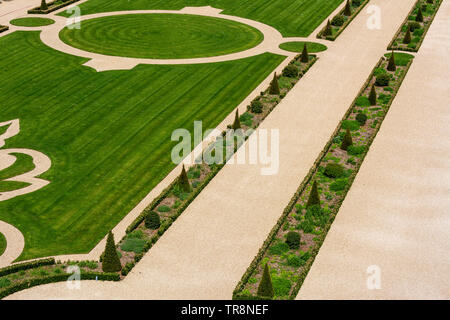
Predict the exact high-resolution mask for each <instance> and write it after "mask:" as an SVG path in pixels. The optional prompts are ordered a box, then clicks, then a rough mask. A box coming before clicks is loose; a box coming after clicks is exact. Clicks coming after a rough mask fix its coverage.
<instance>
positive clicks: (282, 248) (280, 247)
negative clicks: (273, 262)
mask: <svg viewBox="0 0 450 320" xmlns="http://www.w3.org/2000/svg"><path fill="white" fill-rule="evenodd" d="M287 251H289V245H288V244H287V243H285V242H282V241H279V242H277V243H275V244H274V245H272V246H271V247H270V248H269V253H270V254H283V253H285V252H287Z"/></svg>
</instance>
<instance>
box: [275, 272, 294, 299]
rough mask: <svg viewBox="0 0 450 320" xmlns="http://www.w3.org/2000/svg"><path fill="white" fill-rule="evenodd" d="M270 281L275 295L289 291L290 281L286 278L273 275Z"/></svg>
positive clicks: (284, 294) (286, 293)
mask: <svg viewBox="0 0 450 320" xmlns="http://www.w3.org/2000/svg"><path fill="white" fill-rule="evenodd" d="M272 282H273V288H274V291H275V293H276V295H277V296H287V295H288V294H289V292H290V291H291V287H292V282H291V280H289V279H287V278H284V277H282V276H281V277H279V276H274V277H273V281H272Z"/></svg>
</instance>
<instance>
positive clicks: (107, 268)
mask: <svg viewBox="0 0 450 320" xmlns="http://www.w3.org/2000/svg"><path fill="white" fill-rule="evenodd" d="M121 269H122V265H121V264H120V259H119V256H118V255H117V251H116V245H115V243H114V235H113V234H112V232H111V231H110V232H109V233H108V238H106V247H105V252H104V253H103V259H102V270H103V272H117V271H120V270H121Z"/></svg>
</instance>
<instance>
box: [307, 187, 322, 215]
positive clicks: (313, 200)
mask: <svg viewBox="0 0 450 320" xmlns="http://www.w3.org/2000/svg"><path fill="white" fill-rule="evenodd" d="M315 205H320V197H319V188H317V181H316V180H314V183H313V185H312V189H311V192H310V193H309V198H308V202H307V203H306V207H307V208H308V207H310V206H315Z"/></svg>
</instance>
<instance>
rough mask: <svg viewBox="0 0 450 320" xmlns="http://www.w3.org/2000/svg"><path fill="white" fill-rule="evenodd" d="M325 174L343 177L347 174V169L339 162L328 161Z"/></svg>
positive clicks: (331, 176) (332, 176)
mask: <svg viewBox="0 0 450 320" xmlns="http://www.w3.org/2000/svg"><path fill="white" fill-rule="evenodd" d="M323 174H324V175H326V176H327V177H330V178H341V177H343V176H344V175H345V171H344V167H343V166H341V165H340V164H338V163H328V164H327V165H326V166H325V170H324V172H323Z"/></svg>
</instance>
